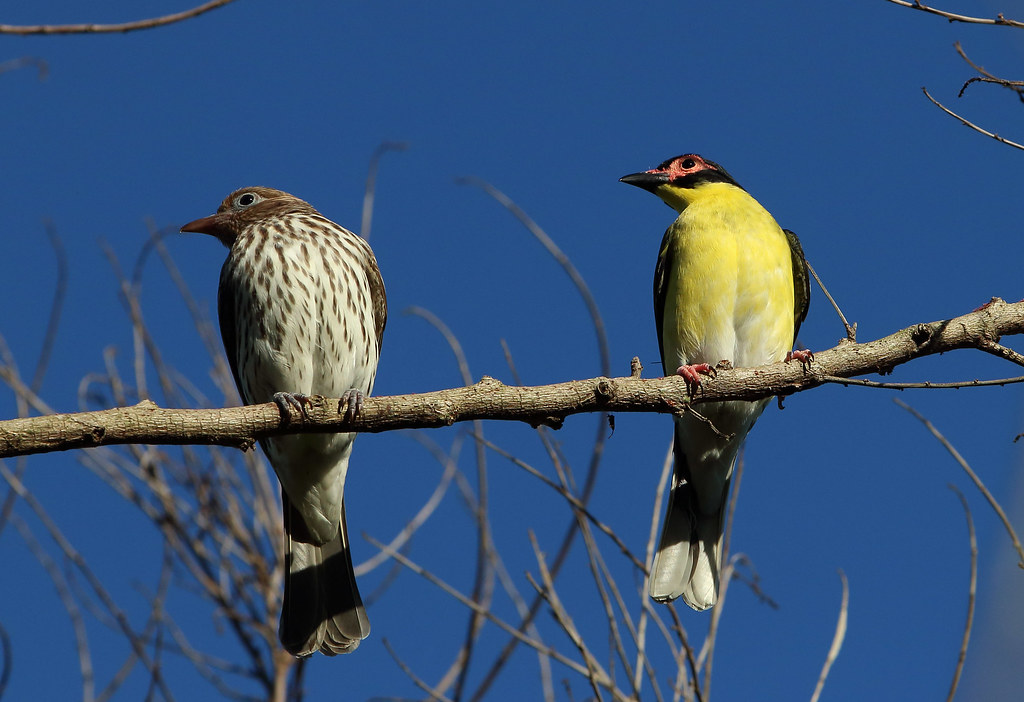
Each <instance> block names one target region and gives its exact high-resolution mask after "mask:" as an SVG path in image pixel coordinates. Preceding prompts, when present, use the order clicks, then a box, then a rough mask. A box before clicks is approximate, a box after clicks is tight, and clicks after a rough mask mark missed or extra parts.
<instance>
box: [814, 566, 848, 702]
mask: <svg viewBox="0 0 1024 702" xmlns="http://www.w3.org/2000/svg"><path fill="white" fill-rule="evenodd" d="M839 579H840V580H842V581H843V601H842V603H841V604H840V605H839V620H838V621H837V622H836V633H835V635H834V636H833V637H832V645H831V646H830V647H829V649H828V655H827V656H825V665H824V666H822V668H821V675H819V676H818V684H817V685H815V686H814V694H813V695H811V702H818V698H819V697H821V691H822V690H823V689H824V688H825V680H827V679H828V672H829V671H830V670H831V669H832V664H833V663H835V662H836V659H837V658H838V657H839V650H840V649H841V648H842V647H843V639H845V638H846V616H847V610H848V609H849V605H850V584H849V583H848V582H847V581H846V573H844V572H843V571H841V570H840V571H839Z"/></svg>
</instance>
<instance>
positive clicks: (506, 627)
mask: <svg viewBox="0 0 1024 702" xmlns="http://www.w3.org/2000/svg"><path fill="white" fill-rule="evenodd" d="M363 538H365V539H366V540H367V541H369V542H370V543H371V544H373V545H374V546H376V547H377V548H379V549H381V550H383V551H384V552H385V553H387V554H388V556H390V557H391V558H394V559H395V560H396V561H398V562H399V563H401V564H402V565H403V566H404V567H406V568H408V569H409V570H411V571H412V572H413V573H416V574H417V575H419V576H421V577H423V578H426V579H427V580H428V581H430V582H431V583H433V584H434V585H436V586H437V587H438V588H440V589H441V590H442V591H443V592H445V593H447V594H448V595H450V596H451V597H453V598H455V599H456V600H458V602H459V603H460V604H461V605H463V606H464V607H469V608H470V609H472V610H474V611H477V612H480V614H482V615H483V616H484V617H486V618H487V619H488V620H489V621H491V622H493V623H494V624H495V625H497V626H498V627H499V628H500V629H502V630H503V631H505V632H506V633H508V634H511V635H512V636H514V637H516V638H517V639H519V641H521V642H522V643H524V644H526V645H527V646H530V647H531V648H533V649H535V650H537V651H540V652H541V653H543V654H544V655H546V656H550V657H551V658H552V659H553V660H556V661H558V662H559V663H561V664H562V665H565V666H567V667H568V668H570V669H572V670H573V671H575V672H576V673H579V674H580V675H586V674H587V669H586V667H585V666H582V665H580V664H579V663H577V662H576V661H574V660H572V659H570V658H566V657H565V656H563V655H562V654H561V653H559V652H558V651H557V650H555V649H553V648H551V647H550V646H545V645H544V644H541V643H540V642H538V641H536V640H534V639H532V638H530V637H529V636H527V635H526V634H523V633H522V632H520V631H519V630H518V629H516V628H515V627H514V626H512V625H511V624H509V623H508V622H506V621H504V620H503V619H501V618H499V617H498V616H497V615H496V614H494V613H493V612H490V611H489V610H487V609H484V608H483V607H481V606H480V605H479V604H478V603H476V602H474V601H472V600H471V599H470V598H468V597H466V596H465V595H463V594H462V593H461V592H459V591H458V590H456V589H455V588H453V587H452V586H451V585H449V584H448V583H446V582H445V581H443V580H441V579H440V578H439V577H437V576H436V575H434V574H433V573H431V572H430V571H428V570H426V569H424V568H423V567H421V566H419V565H417V564H416V563H415V562H413V561H412V560H410V559H409V558H407V557H405V556H403V555H402V554H401V553H398V552H397V551H392V550H390V549H389V548H388V547H387V546H386V545H385V544H383V543H381V542H380V541H377V540H376V539H374V538H373V537H371V536H368V535H366V534H364V535H363Z"/></svg>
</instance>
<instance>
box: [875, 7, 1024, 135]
mask: <svg viewBox="0 0 1024 702" xmlns="http://www.w3.org/2000/svg"><path fill="white" fill-rule="evenodd" d="M889 2H894V0H889ZM921 90H922V91H924V95H925V97H926V98H928V99H929V100H931V101H932V103H933V104H934V105H936V106H937V107H938V108H939V109H940V110H942V111H943V112H945V113H946V114H947V115H950V116H951V117H956V118H957V119H958V120H960V122H961V123H963V124H964V125H966V126H968V127H970V128H971V129H973V130H974V131H976V132H978V133H980V134H984V135H985V136H987V137H992V138H993V139H995V140H996V141H998V142H999V143H1000V144H1006V145H1007V146H1012V147H1013V148H1015V149H1022V150H1024V144H1018V143H1017V142H1015V141H1010V140H1009V139H1004V138H1003V137H1001V136H999V135H998V134H993V133H992V132H990V131H988V130H986V129H982V128H981V127H979V126H978V125H976V124H975V123H974V122H971V121H970V120H967V119H965V118H964V117H961V116H960V115H958V114H957V113H956V112H953V110H951V109H949V108H948V107H946V106H945V105H943V104H942V103H941V102H939V101H938V100H936V99H935V98H933V97H932V96H931V94H930V93H929V92H928V88H921Z"/></svg>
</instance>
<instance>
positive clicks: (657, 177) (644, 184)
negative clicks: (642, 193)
mask: <svg viewBox="0 0 1024 702" xmlns="http://www.w3.org/2000/svg"><path fill="white" fill-rule="evenodd" d="M668 181H669V176H668V173H666V172H665V171H644V172H643V173H630V174H629V175H624V176H622V177H621V178H619V182H620V183H626V184H628V185H635V186H636V187H638V188H643V189H644V190H648V191H650V192H652V193H653V192H654V191H655V190H657V189H658V188H659V187H661V186H662V185H667V184H668Z"/></svg>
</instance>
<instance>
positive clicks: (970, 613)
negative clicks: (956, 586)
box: [946, 484, 978, 702]
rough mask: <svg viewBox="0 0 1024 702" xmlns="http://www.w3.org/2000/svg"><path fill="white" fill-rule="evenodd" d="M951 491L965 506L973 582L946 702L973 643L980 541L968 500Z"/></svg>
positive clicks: (969, 591) (952, 694)
mask: <svg viewBox="0 0 1024 702" xmlns="http://www.w3.org/2000/svg"><path fill="white" fill-rule="evenodd" d="M949 489H950V490H952V491H953V492H955V493H956V496H957V497H958V498H960V504H961V505H963V508H964V515H965V516H966V517H967V535H968V539H969V540H970V545H971V582H970V585H968V587H967V621H966V622H964V635H963V638H962V639H961V641H960V653H959V655H957V659H956V669H955V670H954V671H953V681H952V682H951V683H950V685H949V694H948V695H947V696H946V702H953V699H954V698H955V697H956V689H957V687H959V685H960V676H961V674H962V673H963V672H964V662H965V661H966V660H967V645H968V644H969V643H970V641H971V628H972V627H973V626H974V605H975V601H976V599H977V592H978V539H977V536H976V535H975V533H974V518H973V517H972V516H971V507H970V505H968V504H967V498H966V497H964V494H963V493H962V492H960V490H959V489H957V487H956V486H955V485H952V484H950V486H949Z"/></svg>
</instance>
